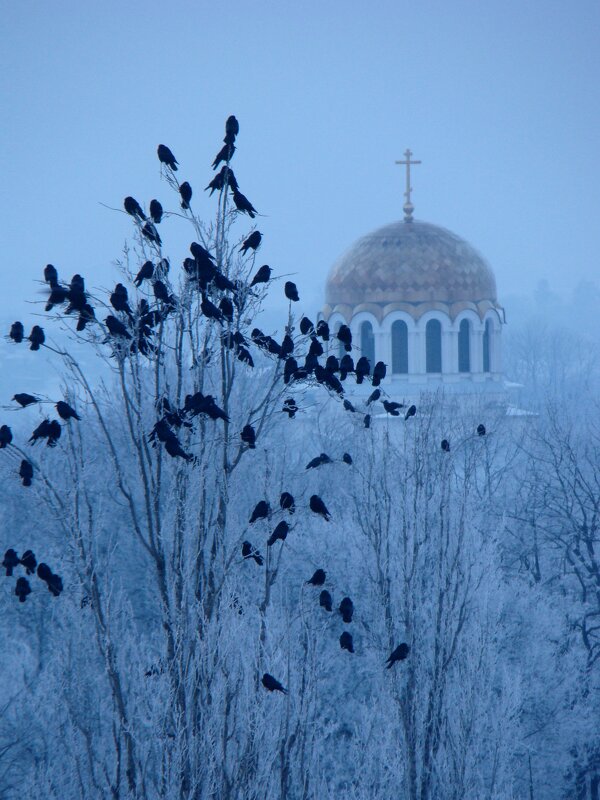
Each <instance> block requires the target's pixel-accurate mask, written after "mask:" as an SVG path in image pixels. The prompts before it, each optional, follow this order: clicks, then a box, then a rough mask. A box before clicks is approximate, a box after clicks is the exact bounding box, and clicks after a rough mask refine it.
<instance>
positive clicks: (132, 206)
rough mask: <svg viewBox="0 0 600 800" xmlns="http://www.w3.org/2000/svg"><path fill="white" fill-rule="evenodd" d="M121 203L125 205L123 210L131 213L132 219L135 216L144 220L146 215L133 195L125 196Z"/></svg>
mask: <svg viewBox="0 0 600 800" xmlns="http://www.w3.org/2000/svg"><path fill="white" fill-rule="evenodd" d="M123 205H124V206H125V211H126V212H127V213H128V214H131V216H132V217H133V218H134V219H135V218H136V217H137V218H138V219H139V220H141V221H142V222H145V221H146V215H145V214H144V212H143V211H142V207H141V205H140V204H139V203H138V201H137V200H136V199H135V197H126V198H125V200H123Z"/></svg>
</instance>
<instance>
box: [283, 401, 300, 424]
mask: <svg viewBox="0 0 600 800" xmlns="http://www.w3.org/2000/svg"><path fill="white" fill-rule="evenodd" d="M281 410H282V411H283V412H285V413H286V414H287V415H288V417H289V418H290V419H294V417H295V416H296V412H297V411H298V406H297V405H296V401H295V400H294V398H293V397H288V399H287V400H284V401H283V408H282V409H281Z"/></svg>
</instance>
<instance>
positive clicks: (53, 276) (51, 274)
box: [44, 264, 58, 288]
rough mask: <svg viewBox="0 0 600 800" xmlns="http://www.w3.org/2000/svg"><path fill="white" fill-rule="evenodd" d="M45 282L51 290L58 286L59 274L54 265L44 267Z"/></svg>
mask: <svg viewBox="0 0 600 800" xmlns="http://www.w3.org/2000/svg"><path fill="white" fill-rule="evenodd" d="M44 280H45V281H46V283H47V284H48V285H49V286H50V287H51V288H52V287H54V286H56V285H57V284H58V272H57V271H56V267H55V266H53V265H52V264H46V266H45V267H44Z"/></svg>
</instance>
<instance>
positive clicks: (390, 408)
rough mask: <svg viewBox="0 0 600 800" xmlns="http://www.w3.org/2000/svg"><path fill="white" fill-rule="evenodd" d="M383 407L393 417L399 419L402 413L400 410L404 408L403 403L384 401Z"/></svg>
mask: <svg viewBox="0 0 600 800" xmlns="http://www.w3.org/2000/svg"><path fill="white" fill-rule="evenodd" d="M383 407H384V408H385V410H386V411H387V413H388V414H390V415H391V416H392V417H399V416H400V411H399V410H398V409H399V408H402V403H396V402H395V401H394V400H384V401H383Z"/></svg>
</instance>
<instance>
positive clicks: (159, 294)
mask: <svg viewBox="0 0 600 800" xmlns="http://www.w3.org/2000/svg"><path fill="white" fill-rule="evenodd" d="M152 290H153V292H154V297H156V299H157V300H160V302H161V303H170V302H171V297H170V295H169V290H168V289H167V287H166V286H165V284H164V283H163V282H162V281H154V285H153V287H152Z"/></svg>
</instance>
